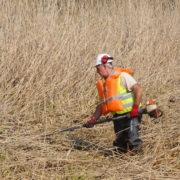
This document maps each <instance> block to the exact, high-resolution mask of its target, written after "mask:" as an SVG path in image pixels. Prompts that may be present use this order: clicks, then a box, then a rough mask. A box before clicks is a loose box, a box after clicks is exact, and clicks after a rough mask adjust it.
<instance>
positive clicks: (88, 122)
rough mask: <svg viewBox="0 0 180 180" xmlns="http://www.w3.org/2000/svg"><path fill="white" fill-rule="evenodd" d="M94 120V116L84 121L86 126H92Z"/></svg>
mask: <svg viewBox="0 0 180 180" xmlns="http://www.w3.org/2000/svg"><path fill="white" fill-rule="evenodd" d="M95 122H96V120H95V119H94V117H92V118H91V119H90V120H89V121H87V122H86V128H92V127H93V126H94V123H95Z"/></svg>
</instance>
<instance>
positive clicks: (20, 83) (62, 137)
mask: <svg viewBox="0 0 180 180" xmlns="http://www.w3.org/2000/svg"><path fill="white" fill-rule="evenodd" d="M179 12H180V3H179V1H170V0H164V1H161V2H160V1H156V0H154V1H150V0H145V1H144V0H140V1H137V0H130V1H125V0H121V1H120V0H115V1H113V0H104V1H103V3H101V2H99V1H95V0H91V1H87V2H86V1H84V3H83V2H81V1H80V2H77V1H69V0H68V1H65V0H62V1H60V0H59V1H58V0H57V1H52V2H51V1H49V2H48V3H45V2H44V1H40V0H39V1H37V0H32V1H30V2H29V1H28V0H24V1H21V0H16V1H13V0H9V1H5V0H3V1H2V3H1V5H0V17H1V18H0V24H1V26H0V36H1V39H0V47H1V48H0V56H1V58H0V74H1V76H0V83H1V87H0V107H1V111H0V144H1V147H0V160H1V161H0V172H1V173H0V177H1V179H3V178H5V179H113V180H115V179H118V178H119V179H120V178H122V179H143V178H144V179H165V178H166V179H176V178H177V179H178V178H180V173H179V170H180V133H179V127H180V121H179V107H178V105H179V103H180V96H179V94H180V90H179V84H180V79H179V65H180V58H179V54H180V18H179V17H180V16H179ZM102 52H106V53H109V54H111V55H112V56H113V57H114V59H115V61H114V65H115V66H122V67H127V68H131V69H133V70H134V71H135V78H136V79H137V80H138V82H139V83H140V84H141V86H142V87H143V90H144V93H143V103H145V102H146V100H148V99H155V100H156V101H158V103H159V105H160V106H161V107H162V109H163V111H164V116H163V117H162V118H160V119H158V120H155V121H152V119H150V118H149V117H147V116H146V115H145V116H144V117H143V122H142V125H141V132H140V134H141V137H142V139H143V141H144V145H143V147H144V155H141V156H138V155H135V156H130V155H129V154H127V155H119V156H118V157H117V156H114V157H113V158H108V157H104V156H103V155H101V154H99V153H97V150H96V149H94V150H91V151H88V152H86V151H78V150H74V149H73V148H72V141H71V140H72V138H71V136H69V133H63V134H56V135H53V136H52V137H50V138H49V139H48V140H39V139H38V138H39V137H40V135H41V134H44V132H46V133H49V132H53V131H55V130H57V129H62V128H64V127H70V126H74V125H78V124H82V123H84V122H85V121H86V120H87V119H88V118H89V117H90V116H91V114H92V113H93V111H94V108H95V105H96V104H97V92H96V89H95V85H94V84H95V82H96V80H97V79H98V76H97V75H96V74H95V69H94V68H93V63H94V59H95V57H96V55H97V54H99V53H102ZM70 134H72V135H74V136H77V137H80V138H83V139H85V140H88V141H89V142H91V143H97V144H99V145H101V146H104V147H108V146H110V145H111V144H112V141H113V139H114V138H115V135H114V133H113V127H112V124H111V123H107V124H103V125H99V126H96V127H94V128H93V129H82V130H77V131H74V132H71V133H70Z"/></svg>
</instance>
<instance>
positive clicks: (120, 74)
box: [86, 54, 142, 152]
mask: <svg viewBox="0 0 180 180" xmlns="http://www.w3.org/2000/svg"><path fill="white" fill-rule="evenodd" d="M112 62H113V57H111V56H110V55H108V54H99V55H98V56H97V58H96V60H95V67H96V69H97V73H98V74H99V75H100V76H101V79H100V80H99V81H98V82H97V83H96V87H97V90H98V94H99V97H100V103H99V105H97V107H96V110H95V112H94V114H93V116H92V117H91V119H90V120H88V121H87V122H86V126H87V127H88V128H91V127H93V123H94V122H96V121H97V120H98V119H99V118H100V116H101V115H102V114H103V115H106V114H108V113H109V112H111V113H112V115H113V117H120V116H124V115H126V114H128V113H129V114H130V116H129V117H125V118H121V119H120V120H115V121H113V123H114V131H115V133H116V140H115V141H114V142H113V145H114V146H117V147H118V149H119V150H120V151H122V152H127V151H128V149H129V150H133V151H137V152H138V151H139V150H141V145H142V141H141V139H140V138H139V134H138V131H139V123H140V122H141V115H140V114H139V113H138V110H139V109H140V108H141V99H142V88H141V86H140V85H139V84H138V83H137V82H136V81H135V79H134V78H133V77H132V74H133V71H131V70H129V69H125V68H113V66H112Z"/></svg>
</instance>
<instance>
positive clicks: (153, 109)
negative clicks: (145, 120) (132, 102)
mask: <svg viewBox="0 0 180 180" xmlns="http://www.w3.org/2000/svg"><path fill="white" fill-rule="evenodd" d="M145 111H146V113H147V114H148V115H149V116H150V117H152V118H159V117H161V116H162V115H163V112H162V110H161V109H160V108H159V107H158V105H157V103H156V102H155V101H154V100H149V101H147V102H146V108H145Z"/></svg>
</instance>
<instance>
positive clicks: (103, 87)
mask: <svg viewBox="0 0 180 180" xmlns="http://www.w3.org/2000/svg"><path fill="white" fill-rule="evenodd" d="M121 72H126V73H128V74H131V75H132V74H133V71H132V70H130V69H125V68H116V69H115V70H114V72H113V74H112V75H111V76H110V77H108V78H106V79H103V78H101V79H100V80H99V81H98V82H97V83H96V87H97V90H98V94H99V98H100V103H101V109H102V114H104V115H106V114H107V113H109V112H118V113H119V114H121V111H122V112H123V110H124V108H125V107H124V104H123V102H122V99H123V98H121V97H123V96H124V94H127V93H126V90H125V91H123V92H120V91H122V90H121V89H124V88H121V87H122V86H121V85H120V74H121ZM128 96H129V95H128ZM130 96H131V97H132V96H133V93H130ZM131 97H130V98H131ZM128 98H129V97H128ZM131 101H132V100H131ZM129 106H131V107H132V102H130V105H129Z"/></svg>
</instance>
